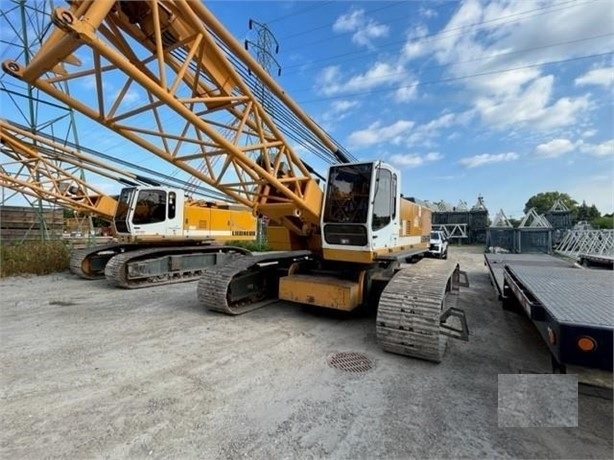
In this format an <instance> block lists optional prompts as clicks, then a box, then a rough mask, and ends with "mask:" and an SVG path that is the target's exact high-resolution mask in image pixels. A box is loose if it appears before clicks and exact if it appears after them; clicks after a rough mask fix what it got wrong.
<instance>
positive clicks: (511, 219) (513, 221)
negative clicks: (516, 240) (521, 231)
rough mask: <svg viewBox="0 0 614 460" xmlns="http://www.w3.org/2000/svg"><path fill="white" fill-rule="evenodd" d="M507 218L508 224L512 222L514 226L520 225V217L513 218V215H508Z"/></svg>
mask: <svg viewBox="0 0 614 460" xmlns="http://www.w3.org/2000/svg"><path fill="white" fill-rule="evenodd" d="M507 220H508V221H509V223H510V224H512V226H513V227H514V228H518V226H519V225H520V219H514V218H513V217H510V218H509V219H507Z"/></svg>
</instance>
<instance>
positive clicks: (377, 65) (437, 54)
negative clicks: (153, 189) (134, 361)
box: [2, 0, 614, 218]
mask: <svg viewBox="0 0 614 460" xmlns="http://www.w3.org/2000/svg"><path fill="white" fill-rule="evenodd" d="M205 4H206V6H207V7H208V8H209V9H210V10H211V11H212V12H213V13H214V14H215V15H216V16H217V17H218V19H219V20H220V21H221V22H222V23H223V24H224V25H225V26H226V27H227V28H228V29H229V30H230V32H231V33H232V34H233V35H234V36H235V37H237V38H238V39H239V40H240V41H243V40H244V39H249V40H251V41H255V40H256V37H255V33H254V31H253V30H252V31H250V30H249V29H248V21H249V19H254V20H256V21H258V22H261V23H265V24H267V25H268V27H269V28H270V30H271V31H272V32H273V33H274V35H275V37H276V39H277V40H278V42H279V46H280V48H279V53H278V54H277V55H276V56H275V57H276V59H277V61H278V62H279V64H280V66H281V76H280V77H277V80H278V82H279V83H280V85H281V86H282V87H283V88H284V89H285V90H286V92H287V93H288V94H290V96H291V97H293V98H294V99H295V100H296V101H297V102H298V103H299V104H300V105H301V106H302V108H303V109H304V110H305V111H306V112H307V113H308V114H309V115H310V116H311V117H312V118H314V119H315V120H316V121H317V122H318V123H320V124H321V125H322V126H323V127H324V128H325V129H326V130H327V131H328V132H329V133H330V134H331V135H332V136H333V137H334V138H335V139H336V140H337V141H338V142H340V143H341V144H342V145H343V146H345V147H346V148H347V149H348V150H349V151H350V152H351V153H352V154H353V156H355V157H357V158H359V159H360V160H376V159H382V160H385V161H387V162H390V163H392V164H394V165H396V166H397V167H398V168H399V169H400V170H401V172H402V177H403V179H402V180H403V192H404V194H405V195H406V196H415V197H418V198H420V199H423V200H430V201H439V200H445V201H447V202H449V203H452V204H455V203H457V202H458V201H459V200H463V201H466V202H467V203H468V204H469V205H470V206H471V205H472V204H474V203H475V201H476V199H477V196H478V195H480V194H481V195H483V196H484V199H485V202H486V205H487V207H488V209H489V210H490V214H491V218H492V217H494V215H495V214H496V213H497V212H498V211H499V209H503V210H504V211H505V213H506V214H507V216H508V217H510V216H511V217H516V218H518V217H521V216H522V210H523V207H524V204H525V202H526V201H527V199H528V198H529V197H531V196H532V195H534V194H536V193H539V192H545V191H555V190H556V191H560V192H566V193H568V194H570V195H571V196H572V198H574V199H576V200H577V201H579V202H581V201H583V200H586V202H587V203H588V204H595V205H596V206H597V207H598V208H599V210H600V211H601V212H602V213H605V212H612V211H613V208H614V205H613V177H614V174H613V173H614V129H613V127H614V120H613V101H614V99H613V90H614V68H613V64H612V62H613V61H612V57H613V54H612V52H613V51H614V25H613V24H614V6H613V4H612V2H611V1H607V0H597V1H566V0H557V1H503V0H497V1H478V0H468V1H463V2H451V1H402V2H385V1H377V2H376V1H371V2H353V1H320V2H309V1H290V2H265V1H257V2H254V1H252V2H240V1H236V2H235V1H213V2H205ZM4 5H5V3H4V2H3V8H4ZM4 33H6V32H4ZM7 52H8V51H7V49H6V48H5V49H4V50H3V52H2V59H6V58H8V57H10V56H8V55H7ZM2 94H3V93H2ZM2 97H3V100H2V116H3V117H7V118H15V117H18V115H17V114H16V113H15V112H14V109H13V108H12V107H11V106H12V104H11V103H10V102H9V101H7V100H6V99H5V98H4V95H3V96H2ZM15 119H16V121H18V120H17V118H15ZM78 123H80V126H81V125H83V126H86V127H88V126H89V125H88V122H87V121H81V120H79V122H78ZM86 129H90V128H86ZM88 132H90V133H92V139H93V141H92V142H93V143H94V144H95V145H88V144H87V142H86V141H85V140H84V139H87V137H84V136H80V137H81V142H82V143H83V144H84V145H86V146H89V147H92V148H100V149H102V150H103V151H106V152H109V151H113V150H114V149H117V148H118V145H119V144H116V143H114V142H121V141H111V140H109V139H111V138H110V137H108V136H102V135H100V134H98V136H99V137H96V136H94V135H93V133H94V131H93V128H91V131H88ZM98 132H99V131H98ZM107 142H110V143H111V144H109V145H106V144H105V143H107ZM122 145H123V147H122V148H124V149H125V148H126V146H125V143H124V144H122ZM155 161H156V160H154V159H152V158H149V157H148V156H147V154H146V153H142V154H141V156H139V157H138V158H136V157H135V162H139V163H141V164H143V166H147V167H150V168H151V167H154V168H155V167H160V168H163V167H164V165H162V164H159V163H156V162H155ZM106 187H107V189H109V188H112V187H113V185H106ZM116 188H119V186H117V187H116ZM109 191H111V190H109Z"/></svg>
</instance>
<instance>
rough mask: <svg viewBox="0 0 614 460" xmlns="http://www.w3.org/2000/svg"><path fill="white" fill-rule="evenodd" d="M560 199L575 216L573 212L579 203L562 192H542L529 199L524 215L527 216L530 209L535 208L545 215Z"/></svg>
mask: <svg viewBox="0 0 614 460" xmlns="http://www.w3.org/2000/svg"><path fill="white" fill-rule="evenodd" d="M559 199H560V200H561V201H562V202H563V204H565V206H567V207H568V208H569V210H570V211H572V215H573V211H574V210H575V209H576V207H577V206H578V202H577V201H576V200H574V199H572V198H571V197H570V196H569V195H568V194H567V193H561V192H542V193H538V194H537V195H533V196H532V197H531V198H529V201H527V202H526V203H525V205H524V213H525V214H526V213H527V212H529V209H531V208H535V210H536V211H537V213H538V214H545V213H546V212H548V211H549V210H550V208H552V206H553V205H554V203H556V201H557V200H559Z"/></svg>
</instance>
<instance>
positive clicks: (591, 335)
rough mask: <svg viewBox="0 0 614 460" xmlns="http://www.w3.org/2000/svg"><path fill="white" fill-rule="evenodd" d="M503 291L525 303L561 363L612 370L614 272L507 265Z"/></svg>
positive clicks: (529, 314)
mask: <svg viewBox="0 0 614 460" xmlns="http://www.w3.org/2000/svg"><path fill="white" fill-rule="evenodd" d="M503 292H504V296H511V295H513V296H514V297H515V298H516V300H517V301H518V302H519V303H520V305H521V306H522V308H523V309H524V311H525V312H526V313H527V315H528V316H529V318H530V319H531V320H532V321H533V323H534V324H535V326H536V327H537V329H538V330H539V332H540V335H541V336H542V339H544V341H545V342H546V344H547V345H548V347H549V348H550V352H551V353H552V356H553V358H554V359H555V360H556V362H557V363H558V364H559V365H561V366H564V365H565V364H577V365H582V366H587V367H595V368H599V369H605V370H609V371H611V370H612V344H613V342H612V336H613V331H614V295H613V292H612V274H611V273H610V272H605V271H601V270H583V269H570V268H561V267H548V268H546V269H544V268H543V267H531V266H522V265H507V266H506V267H505V270H504V286H503Z"/></svg>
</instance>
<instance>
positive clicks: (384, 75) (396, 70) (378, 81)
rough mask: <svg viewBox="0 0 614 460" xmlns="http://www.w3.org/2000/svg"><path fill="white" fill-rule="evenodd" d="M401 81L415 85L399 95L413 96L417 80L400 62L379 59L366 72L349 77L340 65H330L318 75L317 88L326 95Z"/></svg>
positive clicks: (357, 90) (363, 89) (367, 88)
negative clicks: (343, 73)
mask: <svg viewBox="0 0 614 460" xmlns="http://www.w3.org/2000/svg"><path fill="white" fill-rule="evenodd" d="M344 79H345V81H344ZM399 81H407V82H410V83H408V85H413V87H408V88H407V91H405V92H403V91H400V93H399V94H397V97H399V96H403V97H409V96H413V95H414V94H413V92H415V90H416V88H415V86H416V85H417V82H416V80H414V79H412V78H411V77H410V75H409V74H408V72H407V71H406V70H405V69H403V67H402V66H401V65H399V64H394V63H387V62H381V61H377V62H375V63H373V64H372V65H371V67H369V68H368V69H367V70H366V71H365V72H363V73H359V74H356V75H354V76H352V77H349V78H347V77H344V76H343V75H341V70H340V68H339V66H329V67H326V68H324V69H323V70H322V71H321V72H320V74H319V75H318V76H317V77H316V86H315V90H316V91H317V92H319V93H321V94H324V95H326V96H331V95H336V94H343V93H356V92H364V91H367V90H370V89H373V88H376V87H378V86H383V85H390V84H392V83H398V82H399ZM412 90H413V91H412Z"/></svg>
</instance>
